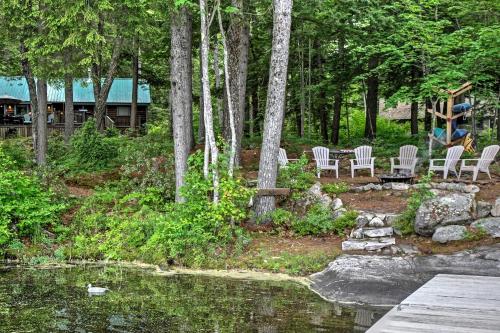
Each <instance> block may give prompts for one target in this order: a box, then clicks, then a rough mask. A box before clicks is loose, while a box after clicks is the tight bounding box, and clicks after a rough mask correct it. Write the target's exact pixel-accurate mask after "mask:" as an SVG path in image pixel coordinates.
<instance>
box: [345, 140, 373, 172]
mask: <svg viewBox="0 0 500 333" xmlns="http://www.w3.org/2000/svg"><path fill="white" fill-rule="evenodd" d="M354 154H355V155H356V158H355V159H351V160H350V161H351V177H352V178H354V171H355V170H360V169H370V172H371V175H372V177H373V176H374V175H375V157H372V147H370V146H361V147H357V148H355V149H354Z"/></svg>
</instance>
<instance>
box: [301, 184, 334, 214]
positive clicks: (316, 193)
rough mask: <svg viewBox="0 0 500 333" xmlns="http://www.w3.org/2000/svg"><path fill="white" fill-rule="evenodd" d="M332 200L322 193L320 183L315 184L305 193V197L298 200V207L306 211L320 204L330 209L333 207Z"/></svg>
mask: <svg viewBox="0 0 500 333" xmlns="http://www.w3.org/2000/svg"><path fill="white" fill-rule="evenodd" d="M332 201H333V200H332V198H330V196H328V195H327V194H324V193H322V192H321V184H320V183H319V182H316V183H314V185H313V186H311V187H310V188H309V189H308V190H307V191H306V193H305V195H304V196H303V197H302V198H301V199H300V200H298V202H297V206H299V207H301V208H302V210H303V211H306V210H307V208H308V207H310V206H311V205H314V204H316V203H319V204H321V205H323V206H325V207H330V206H331V205H332Z"/></svg>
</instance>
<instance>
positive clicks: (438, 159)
mask: <svg viewBox="0 0 500 333" xmlns="http://www.w3.org/2000/svg"><path fill="white" fill-rule="evenodd" d="M437 161H443V162H445V161H446V158H434V159H432V160H430V161H429V163H430V164H429V166H434V162H437ZM443 164H444V163H443Z"/></svg>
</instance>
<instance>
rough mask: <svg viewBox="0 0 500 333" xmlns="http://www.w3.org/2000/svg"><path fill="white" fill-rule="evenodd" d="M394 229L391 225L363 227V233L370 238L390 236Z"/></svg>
mask: <svg viewBox="0 0 500 333" xmlns="http://www.w3.org/2000/svg"><path fill="white" fill-rule="evenodd" d="M393 233H394V229H393V228H392V227H385V228H363V235H364V236H365V237H370V238H378V237H387V236H392V234H393Z"/></svg>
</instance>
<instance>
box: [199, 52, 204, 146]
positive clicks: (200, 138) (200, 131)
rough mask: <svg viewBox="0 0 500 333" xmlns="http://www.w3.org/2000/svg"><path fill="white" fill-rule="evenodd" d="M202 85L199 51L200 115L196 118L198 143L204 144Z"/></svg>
mask: <svg viewBox="0 0 500 333" xmlns="http://www.w3.org/2000/svg"><path fill="white" fill-rule="evenodd" d="M202 86H203V83H202V82H201V50H200V115H199V117H198V142H199V143H201V142H205V119H204V117H203V87H202Z"/></svg>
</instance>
